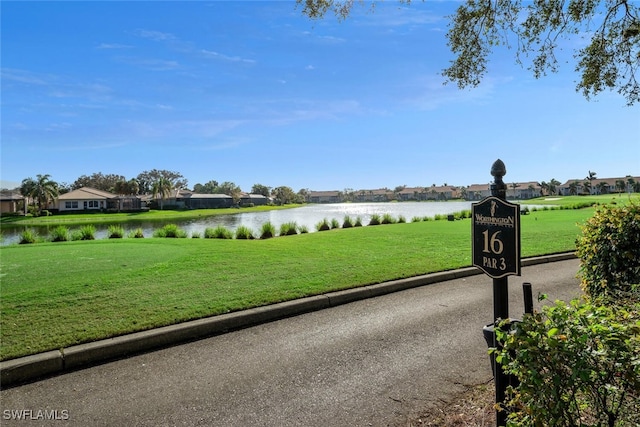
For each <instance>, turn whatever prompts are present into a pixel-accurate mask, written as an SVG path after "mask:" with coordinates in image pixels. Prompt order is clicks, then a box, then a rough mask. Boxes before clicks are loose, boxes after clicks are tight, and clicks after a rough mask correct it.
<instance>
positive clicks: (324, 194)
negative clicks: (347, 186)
mask: <svg viewBox="0 0 640 427" xmlns="http://www.w3.org/2000/svg"><path fill="white" fill-rule="evenodd" d="M341 201H342V197H341V193H340V192H339V191H309V202H310V203H340V202H341Z"/></svg>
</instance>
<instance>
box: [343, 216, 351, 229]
mask: <svg viewBox="0 0 640 427" xmlns="http://www.w3.org/2000/svg"><path fill="white" fill-rule="evenodd" d="M351 227H353V220H352V219H351V217H350V216H349V215H345V216H344V219H343V220H342V228H351Z"/></svg>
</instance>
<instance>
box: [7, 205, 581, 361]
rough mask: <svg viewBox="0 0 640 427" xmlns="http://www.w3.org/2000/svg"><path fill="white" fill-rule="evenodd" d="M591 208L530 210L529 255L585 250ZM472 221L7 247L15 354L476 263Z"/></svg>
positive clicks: (526, 220)
mask: <svg viewBox="0 0 640 427" xmlns="http://www.w3.org/2000/svg"><path fill="white" fill-rule="evenodd" d="M592 214H593V209H591V208H590V209H582V210H562V211H560V210H554V211H537V212H533V213H531V214H530V215H526V216H522V256H523V257H527V256H533V255H541V254H548V253H555V252H562V251H571V250H574V249H575V239H576V237H577V236H578V234H579V227H578V226H577V224H578V223H581V222H583V221H585V220H586V219H587V218H589V217H590V216H591V215H592ZM470 237H471V221H470V220H469V219H465V220H459V221H453V222H451V221H427V222H418V223H408V224H394V225H380V226H367V227H361V228H350V229H339V230H332V231H325V232H318V233H311V234H302V235H296V236H288V237H277V238H273V239H269V240H253V241H250V240H215V239H160V238H146V239H122V240H96V241H76V242H63V243H42V244H33V245H22V246H17V245H16V246H10V247H3V248H0V263H1V264H0V265H1V270H0V274H1V280H2V282H1V286H2V288H1V303H2V305H1V313H0V328H1V329H0V331H1V333H2V337H1V339H2V346H1V350H0V357H1V358H2V359H3V360H4V359H10V358H14V357H18V356H23V355H27V354H33V353H38V352H42V351H45V350H50V349H56V348H60V347H65V346H69V345H72V344H77V343H81V342H87V341H92V340H96V339H101V338H106V337H110V336H115V335H120V334H124V333H128V332H133V331H138V330H144V329H148V328H153V327H157V326H162V325H168V324H172V323H176V322H181V321H185V320H190V319H195V318H201V317H205V316H211V315H216V314H221V313H225V312H229V311H234V310H241V309H245V308H249V307H254V306H259V305H265V304H270V303H274V302H278V301H284V300H290V299H294V298H299V297H303V296H308V295H314V294H320V293H324V292H328V291H333V290H338V289H345V288H351V287H356V286H362V285H366V284H371V283H378V282H382V281H386V280H392V279H398V278H402V277H410V276H415V275H420V274H424V273H429V272H435V271H442V270H447V269H454V268H458V267H462V266H468V265H470V264H471V238H470Z"/></svg>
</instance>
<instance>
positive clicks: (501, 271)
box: [471, 196, 520, 279]
mask: <svg viewBox="0 0 640 427" xmlns="http://www.w3.org/2000/svg"><path fill="white" fill-rule="evenodd" d="M471 216H472V221H473V230H472V231H473V233H472V234H473V239H472V241H473V245H472V246H473V247H472V253H473V265H474V266H475V267H478V268H479V269H481V270H482V271H484V272H485V273H486V274H487V275H488V276H490V277H493V278H494V279H500V278H502V277H506V276H509V275H516V276H519V275H520V205H517V204H514V203H509V202H507V201H504V200H501V199H499V198H497V197H494V196H490V197H487V198H485V199H483V200H482V201H480V202H478V203H474V204H472V208H471Z"/></svg>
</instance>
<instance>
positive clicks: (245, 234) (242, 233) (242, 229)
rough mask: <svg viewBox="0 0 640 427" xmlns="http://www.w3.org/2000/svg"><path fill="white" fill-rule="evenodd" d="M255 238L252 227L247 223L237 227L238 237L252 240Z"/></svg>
mask: <svg viewBox="0 0 640 427" xmlns="http://www.w3.org/2000/svg"><path fill="white" fill-rule="evenodd" d="M254 238H255V237H253V231H251V229H250V228H249V227H247V226H246V225H241V226H239V227H238V228H236V239H246V240H250V239H254Z"/></svg>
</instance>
